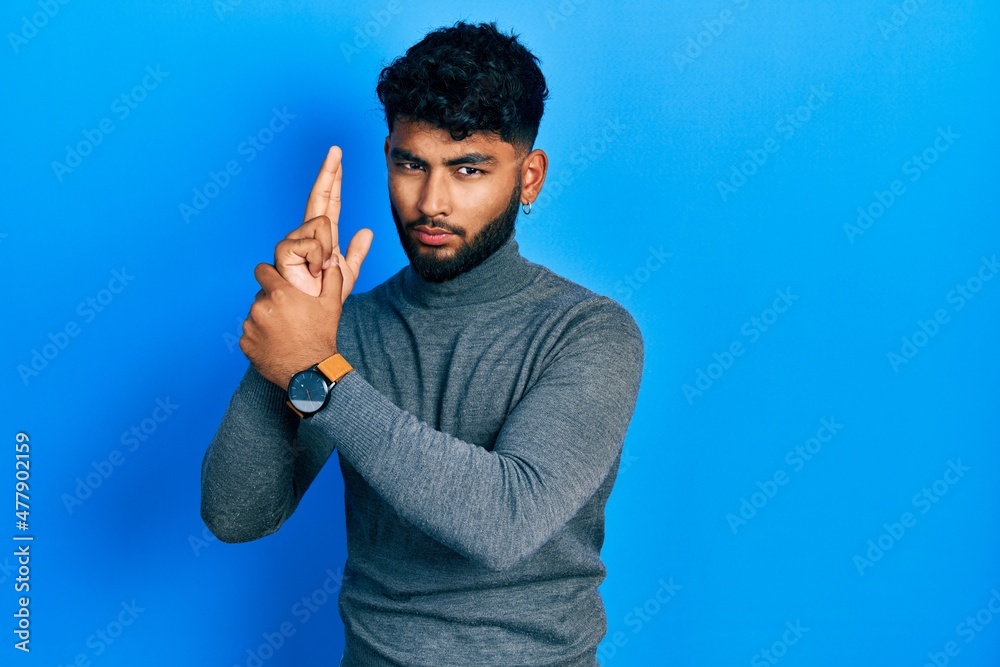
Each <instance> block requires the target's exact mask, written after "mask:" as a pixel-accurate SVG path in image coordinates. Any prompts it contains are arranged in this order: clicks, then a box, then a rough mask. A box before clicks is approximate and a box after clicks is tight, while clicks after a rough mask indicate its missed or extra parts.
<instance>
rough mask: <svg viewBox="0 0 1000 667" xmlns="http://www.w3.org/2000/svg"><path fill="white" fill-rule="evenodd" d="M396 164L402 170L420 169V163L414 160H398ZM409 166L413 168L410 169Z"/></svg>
mask: <svg viewBox="0 0 1000 667" xmlns="http://www.w3.org/2000/svg"><path fill="white" fill-rule="evenodd" d="M398 166H399V168H400V169H402V170H403V171H415V170H417V169H420V165H419V164H417V163H416V162H400V163H398ZM410 167H413V169H411V168H410Z"/></svg>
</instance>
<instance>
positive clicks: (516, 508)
mask: <svg viewBox="0 0 1000 667" xmlns="http://www.w3.org/2000/svg"><path fill="white" fill-rule="evenodd" d="M596 301H597V302H598V304H599V306H600V307H598V308H588V309H586V310H585V311H584V312H585V313H586V316H585V317H578V318H576V319H575V320H574V322H575V325H574V326H567V328H566V329H565V330H564V332H563V334H562V336H563V340H562V341H560V345H559V347H558V350H557V351H556V352H555V353H554V356H553V357H552V358H551V359H550V360H549V361H548V365H547V366H546V368H545V370H544V371H543V372H542V374H541V375H540V377H539V378H538V380H537V381H536V382H535V384H533V385H532V386H531V388H530V389H528V391H527V392H526V393H525V394H524V396H523V397H522V398H521V400H520V401H519V402H518V403H517V405H516V406H515V407H514V408H513V409H512V410H511V412H510V413H509V414H508V415H507V418H506V420H505V421H504V425H503V427H502V428H501V430H500V433H499V434H498V436H497V438H496V440H495V443H494V447H493V450H492V451H488V450H486V449H484V448H483V447H480V446H479V445H476V444H473V443H469V442H465V441H463V440H461V439H459V438H456V437H454V436H452V435H450V434H448V433H443V432H441V431H437V430H435V429H433V428H431V427H430V426H429V425H428V424H427V423H425V422H423V421H421V420H419V419H418V418H417V417H416V416H414V415H413V414H411V413H409V412H406V411H404V410H402V409H400V408H399V407H397V406H396V405H395V404H393V403H392V402H391V401H390V400H389V399H388V398H386V397H385V396H383V395H382V394H381V393H379V392H378V391H377V390H376V389H375V388H374V387H372V386H371V385H370V384H369V383H368V382H367V381H366V380H365V379H364V378H362V377H361V376H360V375H359V374H358V373H357V372H351V373H348V374H347V375H346V376H344V378H343V379H342V380H341V381H340V383H338V385H337V386H336V387H335V388H334V390H333V392H332V394H331V397H330V400H329V401H328V403H327V405H326V406H325V407H324V408H323V409H322V410H321V411H320V412H318V413H316V414H315V415H313V416H312V417H311V418H309V419H307V420H304V421H303V422H302V424H301V425H300V427H299V428H300V429H319V431H320V435H321V436H322V438H317V439H322V440H324V441H332V442H333V444H334V445H335V446H336V447H337V448H338V449H339V451H340V454H341V456H343V457H344V459H345V460H347V461H348V462H349V463H350V464H351V465H352V466H353V467H354V468H355V469H356V470H357V471H358V473H359V474H360V475H361V476H362V477H364V478H365V480H366V481H367V482H368V483H369V484H370V485H371V486H372V487H373V488H374V489H375V490H376V491H377V492H378V493H379V494H380V495H381V496H382V497H383V498H384V499H385V500H386V502H388V503H389V504H390V505H391V506H392V507H393V509H394V510H395V511H396V512H397V513H398V514H399V515H400V516H402V517H403V518H405V519H406V520H408V521H409V522H410V523H412V524H414V525H415V526H417V527H418V528H419V529H420V530H422V531H423V532H425V533H426V534H428V535H429V536H431V537H432V538H434V539H436V540H437V541H439V542H441V543H442V544H444V545H445V546H448V547H449V548H451V549H453V550H454V551H456V552H458V553H460V554H462V555H463V556H465V557H467V558H469V559H472V560H474V561H476V562H478V563H480V564H481V565H483V566H484V567H486V568H488V569H491V570H497V571H499V570H504V569H508V568H510V567H512V566H513V565H515V564H516V563H518V562H519V561H521V560H522V559H524V558H526V557H528V556H530V555H531V554H533V553H534V552H535V551H537V550H538V549H539V548H540V547H541V546H542V545H543V544H545V543H546V542H547V541H548V540H549V539H550V538H551V537H552V536H553V535H555V533H556V532H557V531H558V530H559V529H560V528H562V527H563V526H564V525H565V524H566V522H567V521H569V520H570V519H571V518H572V517H573V516H574V515H575V514H576V513H577V512H578V511H579V510H580V508H581V507H582V506H583V505H584V503H585V502H586V501H587V500H588V499H589V498H590V497H591V496H592V495H593V493H594V492H595V491H596V490H597V488H598V487H599V486H600V485H601V483H602V482H603V481H604V479H605V477H606V476H607V474H608V472H609V470H610V468H611V465H612V463H613V462H614V460H615V457H616V456H617V455H618V453H619V452H620V451H621V447H622V444H623V442H624V439H625V434H626V431H627V429H628V425H629V422H630V421H631V418H632V414H633V412H634V409H635V405H636V400H637V395H638V391H639V383H640V380H641V376H642V365H643V354H644V352H643V341H642V335H641V333H640V331H639V328H638V326H637V325H636V323H635V320H634V319H633V318H632V316H631V315H630V314H629V313H628V311H626V310H625V309H624V308H623V307H621V306H620V305H619V304H617V302H615V301H613V300H611V299H609V298H607V297H603V298H600V299H598V300H596ZM593 303H594V302H593V301H592V302H590V304H593Z"/></svg>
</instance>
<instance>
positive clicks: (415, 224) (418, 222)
mask: <svg viewBox="0 0 1000 667" xmlns="http://www.w3.org/2000/svg"><path fill="white" fill-rule="evenodd" d="M421 225H423V226H424V227H427V228H428V229H440V230H442V231H445V232H451V233H452V234H456V235H459V236H461V235H463V232H462V230H460V229H454V228H452V227H445V226H444V225H442V224H440V223H433V222H431V221H430V220H428V219H427V218H425V217H420V218H417V219H416V220H414V221H413V222H408V223H406V228H407V229H413V228H414V227H419V226H421Z"/></svg>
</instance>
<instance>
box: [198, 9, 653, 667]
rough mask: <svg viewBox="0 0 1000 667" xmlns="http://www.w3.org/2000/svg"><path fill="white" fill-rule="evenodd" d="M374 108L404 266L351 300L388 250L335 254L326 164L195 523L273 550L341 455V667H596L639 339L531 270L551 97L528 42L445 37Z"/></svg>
mask: <svg viewBox="0 0 1000 667" xmlns="http://www.w3.org/2000/svg"><path fill="white" fill-rule="evenodd" d="M377 91H378V95H379V99H380V101H381V102H382V104H383V106H384V108H385V113H386V121H387V125H388V129H389V136H388V137H387V138H386V141H385V149H384V150H385V155H386V165H387V168H388V173H389V176H388V185H389V201H390V211H391V213H392V217H393V220H394V221H395V225H396V231H397V232H398V234H399V239H400V242H401V243H402V245H403V249H404V250H405V252H406V255H407V257H408V259H409V264H408V265H407V266H405V267H404V268H403V269H401V270H400V271H399V272H397V273H396V274H395V275H393V276H391V277H390V278H389V279H388V280H386V281H385V282H383V283H382V284H380V285H378V286H377V287H375V288H374V289H372V290H370V291H369V292H365V293H363V294H352V293H351V291H352V289H353V286H354V284H355V282H356V280H357V277H358V274H359V271H360V267H361V263H362V261H363V260H364V257H365V256H366V255H367V252H368V249H369V247H370V245H371V242H372V237H373V234H372V232H371V230H368V229H362V230H360V231H359V232H358V233H357V234H356V235H355V236H354V238H353V239H352V240H351V243H350V245H349V247H348V250H347V254H346V255H342V254H341V252H340V245H339V243H338V233H337V229H338V218H339V214H340V181H341V174H342V167H341V157H342V156H341V151H340V150H339V149H338V148H337V147H332V148H331V149H330V151H329V153H328V154H327V157H326V160H325V161H324V163H323V166H322V169H321V171H320V174H319V177H318V178H317V180H316V183H315V185H314V187H313V190H312V193H311V194H310V197H309V202H308V204H307V209H306V215H305V223H304V224H303V225H302V226H301V227H299V228H298V229H296V230H295V231H293V232H292V233H291V234H289V235H288V237H287V238H286V239H285V240H283V241H282V242H280V243H279V244H278V245H277V248H276V249H275V264H274V266H271V265H269V264H260V265H258V266H257V269H256V276H257V279H258V281H259V282H260V285H261V287H262V290H261V291H260V292H259V293H258V295H257V298H256V300H255V301H254V303H253V305H252V306H251V308H250V314H249V316H248V317H247V320H246V323H245V324H244V333H243V337H242V338H241V340H240V347H241V349H242V350H243V351H244V352H245V353H246V355H247V357H248V358H249V359H250V361H251V366H250V367H249V368H248V369H247V372H246V375H245V376H244V378H243V380H242V382H241V383H240V385H239V387H238V389H237V390H236V393H235V394H234V396H233V398H232V400H231V402H230V404H229V407H228V409H227V411H226V413H225V415H224V417H223V419H222V423H221V425H220V427H219V430H218V432H217V434H216V435H215V438H214V439H213V440H212V443H211V444H210V446H209V448H208V451H207V453H206V455H205V459H204V463H203V466H202V517H203V518H204V521H205V523H206V524H207V525H208V526H209V528H210V529H211V530H212V532H213V533H215V534H216V535H217V536H218V537H219V539H221V540H223V541H226V542H243V541H247V540H253V539H258V538H260V537H263V536H265V535H268V534H271V533H273V532H275V531H276V530H278V528H279V527H280V526H281V525H282V523H283V522H284V521H285V520H286V519H288V517H289V516H291V514H292V513H293V512H294V510H295V508H296V506H297V505H298V503H299V501H300V500H301V498H302V496H303V494H304V493H305V492H306V490H307V489H308V488H309V485H310V484H311V483H312V481H313V479H314V478H315V477H316V475H317V473H318V472H319V470H320V468H321V467H322V466H323V464H324V463H325V462H326V460H327V459H328V457H329V456H330V454H331V453H332V452H333V451H334V450H335V449H336V451H337V452H338V454H339V462H340V467H341V470H342V472H343V476H344V490H345V511H346V515H347V516H346V526H347V547H348V557H347V563H346V565H345V567H344V575H343V581H342V584H341V591H340V594H339V609H340V613H341V617H342V618H343V621H344V627H345V632H346V638H345V640H346V649H345V652H344V656H343V658H342V663H341V664H342V665H345V666H347V667H354V666H360V665H407V666H411V665H412V666H419V667H432V666H433V667H440V666H445V665H455V666H458V665H461V666H463V667H468V666H471V665H475V666H491V665H496V666H501V665H502V666H504V667H510V666H515V665H546V666H553V667H554V666H557V665H558V666H563V665H565V666H572V667H578V666H579V667H582V666H586V667H594V665H596V664H597V663H596V647H597V644H598V642H600V641H601V639H602V638H603V636H604V635H605V634H606V632H607V622H606V617H605V612H604V606H603V603H602V600H601V597H600V594H599V591H598V590H597V587H598V585H599V584H600V583H601V582H602V581H603V580H604V577H605V574H606V569H605V567H604V564H603V563H602V561H601V558H600V550H601V546H602V545H603V541H604V507H605V503H606V501H607V499H608V496H609V494H610V492H611V487H612V485H613V483H614V480H615V476H616V473H617V470H618V464H619V461H620V457H621V451H622V445H623V440H624V437H625V433H626V431H627V429H628V424H629V422H630V420H631V418H632V414H633V411H634V409H635V403H636V397H637V394H638V390H639V382H640V378H641V375H642V363H643V342H642V336H641V334H640V332H639V329H638V327H637V326H636V323H635V321H634V319H633V318H632V317H631V315H629V313H628V312H627V311H626V310H625V309H624V308H622V307H621V306H620V305H619V304H618V303H616V302H615V301H613V300H612V299H610V298H608V297H606V296H601V295H598V294H595V293H594V292H592V291H590V290H588V289H586V288H584V287H582V286H580V285H577V284H576V283H573V282H571V281H569V280H567V279H565V278H563V277H561V276H559V275H557V274H555V273H553V272H552V271H550V270H548V269H547V268H545V267H544V266H541V265H539V264H535V263H533V262H530V261H528V260H527V259H525V258H523V257H522V256H521V255H520V253H519V250H518V245H517V242H516V241H515V239H514V221H515V218H516V216H517V209H518V207H519V205H520V206H522V207H523V210H524V211H525V212H526V213H527V212H530V205H531V202H533V201H534V200H535V199H536V198H537V196H538V193H539V192H540V190H541V187H542V183H543V182H544V179H545V172H546V169H547V160H548V158H547V156H546V155H545V153H544V152H543V151H541V150H533V145H534V141H535V137H536V135H537V132H538V125H539V122H540V120H541V116H542V111H543V106H544V100H545V97H546V96H547V95H548V90H547V88H546V85H545V80H544V78H543V77H542V73H541V71H540V70H539V69H538V65H537V58H536V57H535V56H534V55H532V54H531V53H530V52H529V51H528V50H527V49H525V48H524V47H523V46H522V45H521V44H520V43H519V42H518V40H517V38H516V37H515V36H507V35H503V34H502V33H500V32H498V31H497V28H496V25H495V24H493V23H490V24H479V25H470V24H466V23H464V22H458V23H456V24H455V25H454V26H453V27H449V28H443V29H440V30H437V31H434V32H431V33H430V34H428V35H427V36H426V37H425V38H424V39H423V40H421V41H420V42H419V43H418V44H416V45H414V46H413V47H412V48H410V49H409V50H408V51H407V53H406V55H405V56H404V57H401V58H398V59H396V61H394V62H393V63H392V64H391V65H390V66H389V67H387V68H385V69H384V70H383V71H382V72H381V74H380V77H379V83H378V87H377ZM595 242H598V240H595ZM615 245H616V244H614V243H609V249H608V250H609V252H613V251H614V247H615ZM317 364H318V367H317Z"/></svg>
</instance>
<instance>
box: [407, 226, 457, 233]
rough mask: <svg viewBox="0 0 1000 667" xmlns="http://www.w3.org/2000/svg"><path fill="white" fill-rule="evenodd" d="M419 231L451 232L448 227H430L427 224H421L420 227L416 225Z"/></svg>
mask: <svg viewBox="0 0 1000 667" xmlns="http://www.w3.org/2000/svg"><path fill="white" fill-rule="evenodd" d="M414 229H415V230H417V231H418V232H423V233H424V234H451V233H452V232H449V231H448V230H446V229H441V228H440V227H428V226H426V225H420V226H419V227H414Z"/></svg>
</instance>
